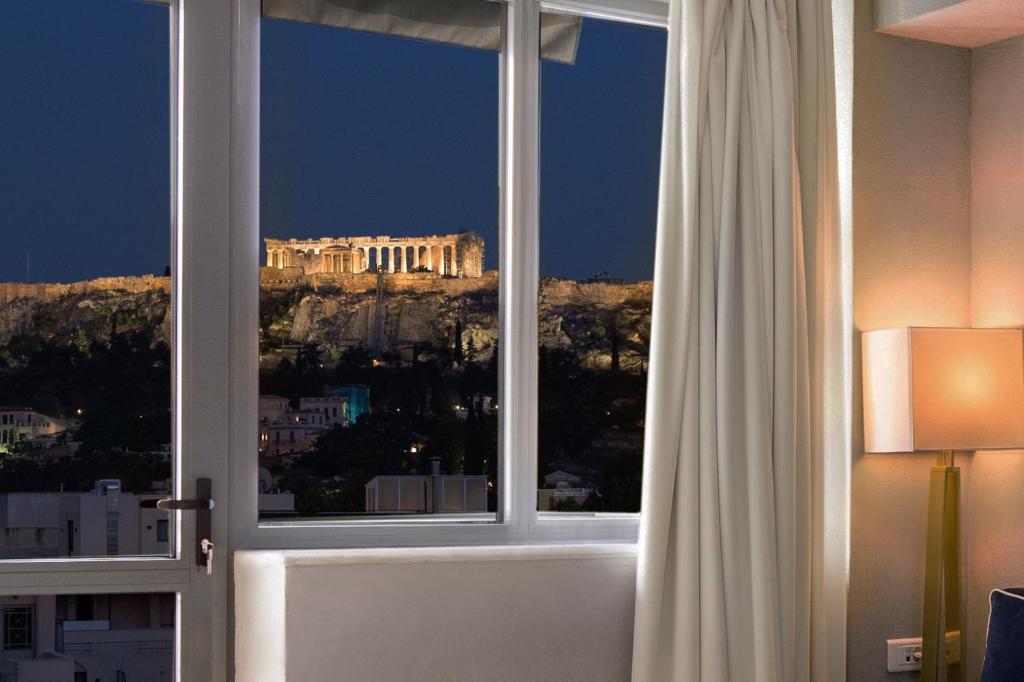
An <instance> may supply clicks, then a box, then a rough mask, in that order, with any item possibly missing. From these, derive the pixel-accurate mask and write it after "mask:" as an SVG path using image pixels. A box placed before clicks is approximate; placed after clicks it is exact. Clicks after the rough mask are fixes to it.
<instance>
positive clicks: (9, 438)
mask: <svg viewBox="0 0 1024 682" xmlns="http://www.w3.org/2000/svg"><path fill="white" fill-rule="evenodd" d="M67 427H68V426H67V422H66V421H65V420H63V419H59V418H57V417H49V416H47V415H45V414H41V413H39V412H36V411H35V410H33V409H32V408H31V407H19V406H0V452H10V451H11V449H12V447H13V446H14V445H15V444H17V443H20V442H22V441H26V440H31V439H37V438H44V437H46V436H55V435H57V434H59V433H61V432H63V431H66V430H67Z"/></svg>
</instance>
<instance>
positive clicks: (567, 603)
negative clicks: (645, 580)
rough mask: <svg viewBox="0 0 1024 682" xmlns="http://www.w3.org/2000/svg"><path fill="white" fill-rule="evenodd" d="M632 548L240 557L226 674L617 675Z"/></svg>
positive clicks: (365, 677)
mask: <svg viewBox="0 0 1024 682" xmlns="http://www.w3.org/2000/svg"><path fill="white" fill-rule="evenodd" d="M635 561H636V550H635V547H634V546H632V545H596V546H583V545H577V546H561V547H475V548H462V549H451V548H424V549H382V550H350V551H345V550H336V551H301V552H270V551H254V552H239V553H237V554H236V558H235V576H236V577H235V604H236V623H237V625H236V630H237V632H236V636H235V661H236V677H235V679H236V680H237V681H238V682H263V681H265V680H269V679H273V680H280V681H281V682H300V681H301V682H318V681H323V682H339V681H345V680H353V681H359V682H377V681H391V680H394V681H395V682H399V681H401V682H405V681H407V680H417V682H430V681H432V680H437V681H439V682H440V681H444V682H456V681H458V680H488V681H489V682H501V681H503V680H507V681H508V682H520V681H522V680H530V681H531V682H543V681H545V680H551V681H552V682H555V681H557V682H573V681H576V680H578V681H580V682H584V681H586V682H604V681H607V682H613V681H622V680H628V678H629V666H630V660H631V648H632V635H633V590H634V579H635Z"/></svg>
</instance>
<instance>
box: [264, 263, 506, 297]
mask: <svg viewBox="0 0 1024 682" xmlns="http://www.w3.org/2000/svg"><path fill="white" fill-rule="evenodd" d="M381 282H382V287H383V290H384V292H385V293H413V294H447V295H449V296H458V295H461V294H464V293H467V292H470V291H480V290H485V289H497V288H498V271H497V270H488V271H486V272H484V273H483V275H482V276H480V277H472V278H459V277H442V276H440V275H438V274H437V273H436V272H387V273H384V276H383V278H381ZM298 287H309V288H312V289H314V290H320V289H333V290H337V291H340V292H344V293H350V294H357V293H367V292H375V291H377V273H375V272H359V273H355V274H352V273H318V274H314V275H307V274H305V273H304V272H303V270H302V268H301V267H294V266H293V267H287V268H267V267H263V268H260V288H261V289H263V290H264V291H268V290H269V291H275V290H276V291H287V290H289V289H295V288H298Z"/></svg>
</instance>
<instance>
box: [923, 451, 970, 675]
mask: <svg viewBox="0 0 1024 682" xmlns="http://www.w3.org/2000/svg"><path fill="white" fill-rule="evenodd" d="M943 612H944V615H945V622H943V618H942V616H943ZM921 640H922V641H921V644H922V657H921V680H922V681H926V682H938V680H939V671H940V670H942V668H943V665H942V663H943V662H945V670H946V677H945V679H946V680H947V682H960V648H961V646H962V645H961V641H960V640H961V638H960V468H959V467H957V466H955V465H954V460H953V451H952V450H944V451H942V452H940V453H939V456H938V461H937V463H936V465H935V466H933V467H932V472H931V478H930V482H929V487H928V549H927V554H926V557H925V574H924V631H923V632H922V636H921Z"/></svg>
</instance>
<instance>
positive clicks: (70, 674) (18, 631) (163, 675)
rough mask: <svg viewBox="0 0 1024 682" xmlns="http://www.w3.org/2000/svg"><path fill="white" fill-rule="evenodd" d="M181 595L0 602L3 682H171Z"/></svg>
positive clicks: (49, 597) (77, 596)
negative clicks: (178, 598)
mask: <svg viewBox="0 0 1024 682" xmlns="http://www.w3.org/2000/svg"><path fill="white" fill-rule="evenodd" d="M175 607H176V604H175V595H174V594H173V593H152V594H65V595H38V596H27V595H10V596H3V597H0V609H2V615H3V622H2V626H3V633H2V638H3V646H2V648H0V679H2V680H4V682H8V681H9V682H132V681H136V680H138V681H141V682H165V681H166V682H171V681H172V680H173V679H174V638H175V633H174V626H175Z"/></svg>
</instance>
